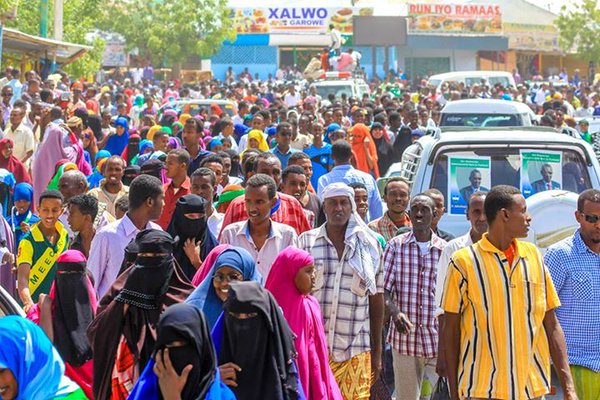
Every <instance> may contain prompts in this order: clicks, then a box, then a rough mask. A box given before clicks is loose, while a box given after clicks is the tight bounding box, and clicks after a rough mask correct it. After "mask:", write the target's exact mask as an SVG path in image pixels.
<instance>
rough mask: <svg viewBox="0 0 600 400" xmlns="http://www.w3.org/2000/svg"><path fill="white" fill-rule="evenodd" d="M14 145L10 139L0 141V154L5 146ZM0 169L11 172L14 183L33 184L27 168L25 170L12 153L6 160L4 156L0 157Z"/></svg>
mask: <svg viewBox="0 0 600 400" xmlns="http://www.w3.org/2000/svg"><path fill="white" fill-rule="evenodd" d="M14 145H15V144H14V143H13V141H12V139H9V138H4V139H2V140H0V152H2V151H4V149H5V148H6V147H7V146H10V147H14ZM0 168H4V169H6V170H8V171H10V172H12V174H13V175H14V177H15V181H16V183H21V182H27V183H29V184H33V182H32V181H31V177H30V176H29V173H28V172H27V168H25V166H24V165H23V163H22V162H21V161H19V159H18V158H17V157H15V156H13V155H12V153H11V155H10V156H9V157H8V158H4V156H2V155H0Z"/></svg>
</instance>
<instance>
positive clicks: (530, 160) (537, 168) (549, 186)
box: [521, 150, 562, 198]
mask: <svg viewBox="0 0 600 400" xmlns="http://www.w3.org/2000/svg"><path fill="white" fill-rule="evenodd" d="M561 188H562V152H560V151H548V150H536V151H530V150H521V192H522V193H523V196H525V198H527V197H529V196H531V195H533V194H536V193H539V192H544V191H546V190H556V189H561Z"/></svg>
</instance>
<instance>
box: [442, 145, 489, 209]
mask: <svg viewBox="0 0 600 400" xmlns="http://www.w3.org/2000/svg"><path fill="white" fill-rule="evenodd" d="M490 166H491V160H490V157H475V156H473V155H464V156H463V155H454V156H450V157H448V171H449V176H448V194H449V195H448V198H449V213H450V214H454V215H464V214H466V212H467V204H468V202H469V198H470V197H471V195H472V194H473V193H475V192H478V191H481V192H489V190H490V186H491V176H490Z"/></svg>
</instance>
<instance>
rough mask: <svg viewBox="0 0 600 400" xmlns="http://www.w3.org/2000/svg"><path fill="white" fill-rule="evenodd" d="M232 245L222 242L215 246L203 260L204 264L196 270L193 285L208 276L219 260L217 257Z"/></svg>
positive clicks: (196, 284)
mask: <svg viewBox="0 0 600 400" xmlns="http://www.w3.org/2000/svg"><path fill="white" fill-rule="evenodd" d="M231 247H233V246H231V245H229V244H220V245H218V246H215V247H213V249H212V250H211V251H210V253H208V255H207V256H206V259H205V260H204V261H203V262H202V265H200V268H198V271H196V274H195V275H194V278H193V279H192V285H194V286H198V285H199V284H201V283H202V281H203V280H204V278H206V276H207V275H208V273H209V272H210V270H211V269H212V267H213V264H214V263H215V261H216V260H217V257H219V256H220V255H221V253H222V252H224V251H225V250H227V249H229V248H231Z"/></svg>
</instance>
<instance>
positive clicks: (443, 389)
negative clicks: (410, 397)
mask: <svg viewBox="0 0 600 400" xmlns="http://www.w3.org/2000/svg"><path fill="white" fill-rule="evenodd" d="M431 400H450V390H449V389H448V381H446V378H443V377H439V378H438V380H437V383H436V384H435V388H434V389H433V393H432V394H431Z"/></svg>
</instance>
